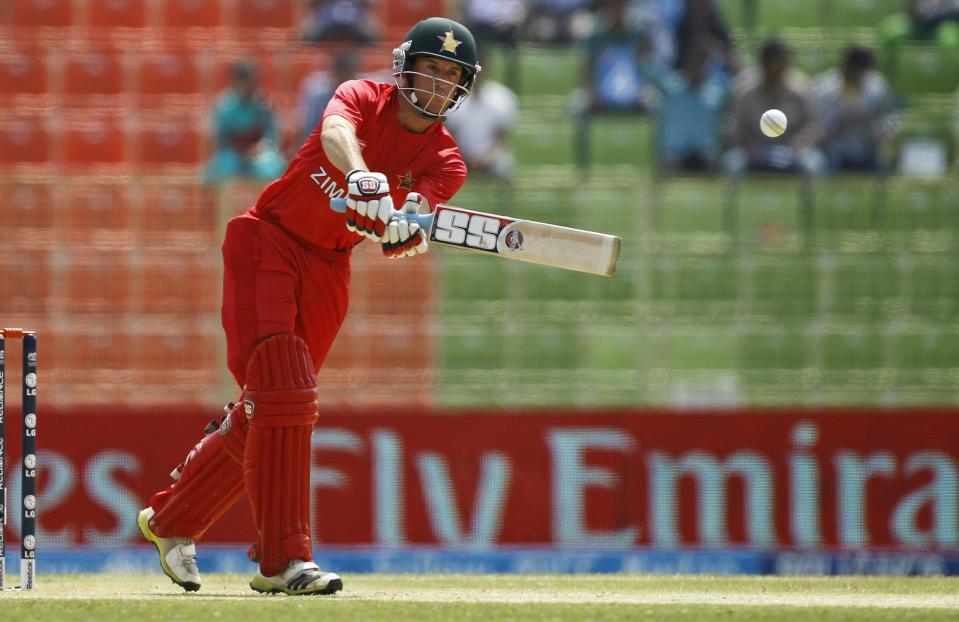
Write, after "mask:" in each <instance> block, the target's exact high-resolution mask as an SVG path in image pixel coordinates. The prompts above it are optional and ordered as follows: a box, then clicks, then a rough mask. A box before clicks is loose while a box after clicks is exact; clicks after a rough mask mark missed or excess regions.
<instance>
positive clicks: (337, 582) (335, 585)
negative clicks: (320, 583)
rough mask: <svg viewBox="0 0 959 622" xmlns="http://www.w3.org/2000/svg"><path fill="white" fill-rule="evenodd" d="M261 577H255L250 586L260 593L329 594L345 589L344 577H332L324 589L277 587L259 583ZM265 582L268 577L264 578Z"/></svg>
mask: <svg viewBox="0 0 959 622" xmlns="http://www.w3.org/2000/svg"><path fill="white" fill-rule="evenodd" d="M258 579H260V577H254V578H253V580H252V581H250V587H251V588H252V589H253V591H254V592H259V593H260V594H286V595H288V596H329V595H330V594H333V593H336V592H339V591H340V590H342V589H343V579H331V580H330V582H329V583H327V584H326V586H325V587H323V589H320V590H309V589H306V590H290V589H287V588H285V587H277V586H275V585H273V584H272V583H268V582H267V583H266V584H263V583H261V584H260V585H257V580H258ZM263 581H264V582H265V581H266V579H263Z"/></svg>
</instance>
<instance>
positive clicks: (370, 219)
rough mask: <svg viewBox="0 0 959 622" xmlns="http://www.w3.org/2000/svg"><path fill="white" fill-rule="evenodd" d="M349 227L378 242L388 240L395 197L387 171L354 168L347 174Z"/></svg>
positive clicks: (347, 221)
mask: <svg viewBox="0 0 959 622" xmlns="http://www.w3.org/2000/svg"><path fill="white" fill-rule="evenodd" d="M346 184H347V195H346V228H347V229H349V230H350V231H355V232H356V233H359V234H360V235H363V236H366V237H368V238H370V239H371V240H373V241H374V242H379V241H381V240H383V239H384V237H383V236H384V234H385V233H386V224H387V223H388V222H389V220H390V217H391V216H392V215H393V197H391V196H390V185H389V183H387V181H386V175H384V174H383V173H371V172H369V171H361V170H354V171H350V172H349V174H347V176H346Z"/></svg>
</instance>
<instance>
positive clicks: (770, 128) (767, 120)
mask: <svg viewBox="0 0 959 622" xmlns="http://www.w3.org/2000/svg"><path fill="white" fill-rule="evenodd" d="M759 129H760V130H762V132H763V134H765V135H766V136H768V137H770V138H776V137H777V136H782V135H783V133H784V132H785V131H786V115H785V114H783V111H782V110H776V109H775V108H773V109H772V110H767V111H766V112H764V113H763V116H762V118H761V119H760V120H759Z"/></svg>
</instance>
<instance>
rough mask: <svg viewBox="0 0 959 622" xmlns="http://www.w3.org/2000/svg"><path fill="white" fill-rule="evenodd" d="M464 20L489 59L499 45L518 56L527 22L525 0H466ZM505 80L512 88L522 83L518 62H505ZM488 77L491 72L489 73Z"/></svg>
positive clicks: (508, 52) (510, 53)
mask: <svg viewBox="0 0 959 622" xmlns="http://www.w3.org/2000/svg"><path fill="white" fill-rule="evenodd" d="M463 4H464V7H463V12H464V17H463V23H464V24H465V25H466V27H467V28H469V29H470V31H471V32H472V33H473V36H474V37H476V44H477V46H478V47H479V49H481V50H484V56H485V58H486V60H487V61H489V58H490V54H489V51H490V49H491V48H492V47H494V46H498V47H501V48H503V49H504V51H505V52H506V53H507V54H509V55H511V56H515V54H516V45H517V42H518V41H519V35H520V31H521V30H522V28H523V24H524V23H525V22H526V2H525V0H465V1H464V3H463ZM504 67H505V71H504V79H505V80H506V83H507V84H508V85H509V86H510V88H513V89H515V88H517V86H518V84H519V76H518V74H519V62H518V61H517V60H515V59H514V60H512V61H511V62H507V63H504ZM486 75H487V76H488V75H490V74H489V73H488V72H487V74H486Z"/></svg>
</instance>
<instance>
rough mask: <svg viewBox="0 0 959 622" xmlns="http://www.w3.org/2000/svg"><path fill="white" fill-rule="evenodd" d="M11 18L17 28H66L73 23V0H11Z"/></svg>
mask: <svg viewBox="0 0 959 622" xmlns="http://www.w3.org/2000/svg"><path fill="white" fill-rule="evenodd" d="M12 12H13V20H12V25H13V27H14V28H15V29H19V28H37V27H47V28H67V27H70V26H72V25H73V24H74V2H73V0H13V7H12Z"/></svg>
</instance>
